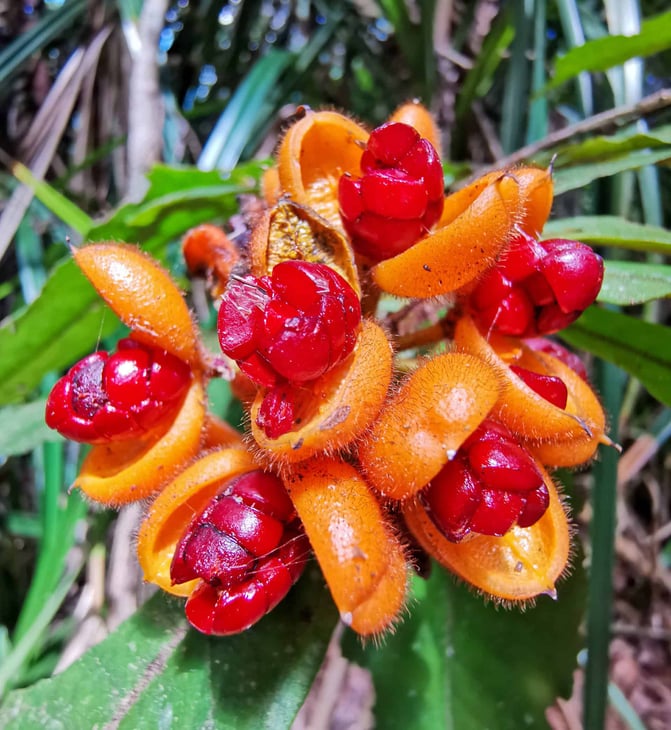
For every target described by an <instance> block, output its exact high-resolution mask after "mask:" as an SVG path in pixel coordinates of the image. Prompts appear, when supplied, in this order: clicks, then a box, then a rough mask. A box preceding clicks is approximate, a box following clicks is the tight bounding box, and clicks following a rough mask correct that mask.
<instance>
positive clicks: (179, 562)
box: [170, 471, 309, 636]
mask: <svg viewBox="0 0 671 730" xmlns="http://www.w3.org/2000/svg"><path fill="white" fill-rule="evenodd" d="M308 553H309V544H308V541H307V539H306V538H305V535H304V534H303V532H302V530H301V527H300V523H299V522H298V520H297V518H296V511H295V510H294V506H293V504H292V503H291V500H290V499H289V496H288V495H287V493H286V490H285V489H284V485H283V484H282V482H281V481H280V480H279V479H278V478H277V477H276V476H274V475H272V474H266V473H264V472H261V471H252V472H249V473H247V474H244V475H243V476H241V477H238V478H237V479H234V480H233V481H232V482H230V483H228V484H227V485H226V487H225V488H224V490H223V491H221V492H219V493H218V494H217V495H216V496H215V497H214V498H213V499H212V500H211V501H210V503H209V504H208V505H207V506H206V508H205V509H204V510H203V511H202V512H201V514H199V515H197V516H196V517H194V519H193V520H192V521H191V524H190V525H189V526H188V527H187V529H186V531H185V532H184V534H183V536H182V539H181V540H180V541H179V543H178V544H177V548H176V550H175V554H174V557H173V559H172V564H171V566H170V577H171V578H172V582H173V583H174V584H176V585H180V584H182V583H187V582H188V581H192V580H200V583H199V585H198V587H197V588H196V590H195V591H194V592H193V593H192V594H191V596H190V597H189V600H188V601H187V602H186V616H187V618H188V619H189V621H190V623H191V624H192V625H193V626H195V627H196V628H197V629H198V630H199V631H203V632H204V633H206V634H217V635H220V636H226V635H228V634H237V633H239V632H240V631H244V630H245V629H247V628H249V627H250V626H253V625H254V624H255V623H256V622H257V621H258V620H259V619H260V618H262V617H263V616H265V615H266V614H267V613H268V611H271V610H272V609H273V608H275V606H276V605H277V604H278V603H279V602H280V601H281V600H282V599H283V598H284V596H285V595H286V594H287V593H288V591H289V589H290V588H291V586H292V585H293V584H294V583H295V582H296V581H297V580H298V578H299V577H300V575H301V573H302V572H303V568H304V567H305V563H306V561H307V557H308Z"/></svg>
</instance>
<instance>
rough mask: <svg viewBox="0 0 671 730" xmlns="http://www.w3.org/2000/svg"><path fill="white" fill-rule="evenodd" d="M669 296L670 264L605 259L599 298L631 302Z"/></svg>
mask: <svg viewBox="0 0 671 730" xmlns="http://www.w3.org/2000/svg"><path fill="white" fill-rule="evenodd" d="M669 296H671V266H664V265H662V264H645V263H639V262H635V261H607V262H606V271H605V274H604V278H603V284H602V285H601V291H600V292H599V297H598V299H599V301H600V302H606V303H608V304H619V305H622V306H628V305H629V306H631V305H634V304H643V302H650V301H652V300H653V299H661V298H662V297H669Z"/></svg>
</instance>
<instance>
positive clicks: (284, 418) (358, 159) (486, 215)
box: [47, 104, 609, 635]
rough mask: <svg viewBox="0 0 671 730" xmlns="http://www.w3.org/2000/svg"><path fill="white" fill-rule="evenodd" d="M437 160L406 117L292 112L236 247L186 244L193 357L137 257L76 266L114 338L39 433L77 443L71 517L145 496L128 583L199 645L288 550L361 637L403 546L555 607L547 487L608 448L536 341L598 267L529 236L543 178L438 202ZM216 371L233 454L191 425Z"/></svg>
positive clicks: (372, 625) (384, 602)
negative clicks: (161, 598) (211, 341)
mask: <svg viewBox="0 0 671 730" xmlns="http://www.w3.org/2000/svg"><path fill="white" fill-rule="evenodd" d="M438 148H439V140H438V133H437V130H436V128H435V126H434V124H433V122H432V120H431V117H430V116H429V114H428V112H427V111H426V110H425V109H424V108H423V107H421V106H420V105H418V104H408V105H405V106H403V107H401V108H400V109H399V110H398V111H397V112H396V113H395V114H394V115H393V117H392V118H391V120H390V121H389V122H387V123H386V124H384V125H383V126H382V127H379V128H377V129H376V130H373V131H372V132H371V133H370V134H369V133H368V132H367V131H366V130H365V129H364V128H363V127H361V126H359V125H358V124H356V123H355V122H353V121H352V120H351V119H349V118H347V117H345V116H343V115H341V114H338V113H336V112H313V111H311V110H303V111H302V113H301V114H300V115H299V117H298V118H297V119H296V120H295V122H294V123H293V124H292V125H291V126H290V127H289V129H288V130H287V132H286V134H285V136H284V138H283V140H282V142H281V144H280V146H279V148H278V152H277V156H276V164H275V165H274V166H273V167H272V168H270V169H269V170H267V172H266V174H265V175H264V178H263V181H262V199H261V200H260V201H259V205H257V206H256V210H257V212H256V213H255V215H254V217H251V218H250V219H249V220H248V221H247V223H248V235H245V237H244V238H245V245H244V246H243V245H240V246H238V245H237V242H236V240H232V239H230V238H229V237H228V236H227V235H226V233H225V232H224V231H223V230H222V229H220V228H217V227H216V226H214V225H206V226H201V227H199V228H197V229H194V230H193V231H191V232H189V234H187V236H186V239H185V241H184V256H185V260H186V262H187V265H188V268H189V270H190V271H191V272H192V274H193V275H194V276H195V275H200V276H203V275H204V276H205V277H206V278H207V282H208V286H209V288H210V291H211V292H212V296H213V300H214V301H215V304H216V306H217V307H218V309H219V314H218V324H217V329H218V336H219V343H220V346H221V353H218V354H217V355H214V354H212V353H209V352H207V351H206V350H205V348H204V347H203V345H202V343H201V339H200V335H199V330H198V327H197V325H196V323H195V322H194V320H193V318H192V317H191V315H190V312H189V310H188V308H187V306H186V304H185V301H184V298H183V296H182V294H181V293H180V292H179V290H178V289H177V287H176V286H175V284H174V283H173V282H172V281H171V279H170V277H169V276H168V274H167V273H166V272H165V271H164V270H163V269H161V268H160V267H159V265H158V264H157V263H156V262H155V261H153V260H152V259H151V258H149V257H147V256H145V255H144V254H142V253H140V252H139V251H138V250H137V249H136V248H134V247H132V246H128V245H120V244H113V243H98V244H91V245H89V246H85V247H83V248H80V249H77V250H75V251H74V254H73V255H74V257H75V260H76V262H77V264H78V265H79V267H80V268H81V270H82V271H83V272H84V274H85V275H86V276H87V277H88V278H89V279H90V281H91V282H92V283H93V285H94V286H95V287H96V289H97V290H98V292H99V293H100V295H101V296H102V297H103V299H105V301H106V302H107V303H108V304H109V305H110V306H111V307H112V309H113V310H114V311H115V312H116V313H117V315H118V316H119V317H120V319H121V320H122V321H123V322H124V323H125V324H126V325H128V327H130V329H131V335H130V338H129V339H126V340H122V341H121V343H120V344H119V350H118V352H117V353H114V354H112V355H107V354H106V353H95V354H94V355H90V356H89V357H88V358H85V359H84V360H82V361H81V362H80V363H78V364H77V365H75V366H74V367H73V368H72V369H71V370H70V372H69V373H67V374H66V375H65V376H64V377H63V378H62V379H61V381H59V383H58V384H57V385H56V386H55V388H54V389H53V391H52V393H51V396H50V398H49V401H48V404H47V422H48V423H49V425H50V426H52V427H53V428H57V429H58V430H59V431H61V433H63V434H64V435H65V436H67V437H69V438H73V439H76V440H80V441H86V442H89V443H91V444H94V445H93V447H92V449H91V451H90V452H89V454H88V456H87V457H86V459H85V461H84V463H83V465H82V468H81V472H80V474H79V477H78V478H77V480H76V482H75V486H77V487H79V488H80V489H82V491H83V492H84V493H85V494H86V495H87V496H89V497H90V498H91V499H93V500H95V501H98V502H102V503H106V504H113V505H120V504H125V503H128V502H130V501H134V500H140V499H147V498H149V499H150V500H151V501H150V503H149V506H148V508H147V513H146V516H145V518H144V521H143V523H142V526H141V529H140V533H139V538H138V557H139V561H140V564H141V566H142V569H143V571H144V576H145V579H146V580H147V581H150V582H152V583H155V584H156V585H158V586H159V587H161V588H162V589H163V590H165V591H167V592H169V593H172V594H174V595H177V596H182V597H186V598H187V602H186V615H187V618H188V619H189V621H190V622H191V623H192V625H193V626H195V627H196V628H197V629H199V630H200V631H203V632H205V633H208V634H217V635H226V634H231V633H236V632H239V631H242V630H244V629H247V628H249V627H250V626H252V625H253V624H254V623H255V622H256V621H258V620H259V619H261V618H262V617H263V616H264V615H265V614H266V613H267V612H268V611H270V610H271V609H272V608H274V606H276V605H277V604H278V603H279V602H280V601H281V600H282V598H283V597H284V596H285V595H286V593H287V592H288V591H289V590H290V588H291V586H292V585H293V584H294V582H295V581H296V580H298V578H299V576H300V574H301V572H302V570H303V567H304V565H305V563H306V561H307V560H308V558H309V556H310V555H311V554H313V555H314V556H315V558H316V560H317V562H318V563H319V566H320V568H321V570H322V572H323V574H324V577H325V579H326V582H327V584H328V586H329V589H330V591H331V594H332V596H333V600H334V601H335V603H336V605H337V607H338V609H339V611H340V616H341V618H342V620H343V621H344V622H345V623H346V624H347V625H349V626H351V627H352V628H353V629H354V630H355V631H357V632H358V633H359V634H361V635H371V634H372V635H375V634H380V633H381V632H383V631H385V630H387V629H389V628H391V627H393V625H394V622H395V621H396V620H398V618H399V616H400V615H401V613H402V611H403V609H404V606H405V603H406V601H407V595H406V593H407V584H408V572H409V571H410V570H412V568H413V564H412V559H411V557H410V556H411V555H412V554H413V551H415V552H416V550H417V549H420V548H421V549H423V550H424V551H426V552H427V553H428V554H429V555H430V556H431V557H433V558H434V559H435V560H436V561H438V562H439V563H441V564H442V565H443V566H445V567H446V568H447V569H449V570H451V571H452V572H454V573H455V574H456V575H458V576H460V577H461V578H463V579H464V580H465V581H468V582H469V583H470V584H472V585H473V586H475V587H476V588H477V589H479V590H480V591H482V592H484V593H485V594H488V595H490V596H492V597H494V598H497V599H500V600H504V601H524V600H527V599H531V598H534V597H536V596H538V595H539V594H543V593H547V594H551V595H555V583H556V581H557V579H558V578H559V577H560V576H561V574H562V572H563V571H564V569H565V567H566V563H567V560H568V554H569V527H568V519H567V515H566V512H565V507H564V505H563V502H562V500H561V497H560V495H559V492H558V488H557V485H556V484H555V482H554V481H553V479H552V477H551V476H550V474H549V473H548V469H550V470H551V469H553V468H555V467H560V466H569V467H571V466H577V465H579V464H582V463H584V462H587V461H589V460H590V459H591V458H592V457H593V455H594V453H595V451H596V448H597V446H598V444H599V443H609V441H608V438H607V436H606V435H605V428H606V426H605V418H604V413H603V410H602V408H601V405H600V404H599V401H598V399H597V397H596V396H595V394H594V392H593V390H592V388H591V387H590V385H589V383H588V381H587V377H586V372H585V370H584V366H583V365H582V363H581V362H580V360H579V358H577V356H576V355H575V354H573V353H571V352H569V351H567V350H566V349H564V348H563V347H562V346H561V345H559V344H557V343H556V342H553V341H551V340H549V339H547V338H546V337H545V335H548V334H552V333H554V332H556V331H558V330H559V329H561V328H563V327H565V326H567V325H568V324H570V323H571V322H572V321H574V320H575V319H576V318H577V317H578V316H579V315H580V313H581V312H582V311H583V310H584V309H585V308H586V307H587V306H589V305H590V304H592V302H593V301H594V299H595V298H596V295H597V294H598V291H599V287H600V285H601V279H602V276H603V262H602V260H601V259H600V257H599V256H597V255H596V254H595V253H594V252H593V251H592V250H591V249H590V248H589V247H587V246H585V245H584V244H582V243H579V242H576V241H565V240H549V241H544V240H543V239H542V228H543V225H544V223H545V221H546V219H547V218H548V216H549V213H550V208H551V206H552V176H551V172H550V171H549V170H543V169H538V168H534V167H520V168H515V169H510V170H501V171H498V172H494V173H490V174H488V175H485V176H483V177H481V178H479V179H478V180H476V181H475V182H474V183H472V184H471V185H469V186H468V187H466V188H464V189H462V190H459V191H458V192H456V193H453V194H451V195H449V196H447V197H445V195H444V192H443V181H442V171H441V166H440V158H439V155H438V152H437V149H438ZM398 297H401V298H404V299H405V301H404V302H403V303H402V304H399V305H392V304H390V303H392V302H394V301H396V300H395V299H394V298H398ZM427 319H428V320H429V321H428V322H427ZM446 345H447V346H446ZM227 373H229V374H231V375H230V379H231V380H232V383H231V387H232V389H233V392H234V393H235V394H236V395H237V396H238V397H239V398H240V399H241V400H242V402H243V403H244V405H245V407H246V409H247V412H248V414H249V432H248V434H247V435H246V436H245V437H244V438H243V437H241V436H240V435H239V434H238V433H237V432H235V431H234V430H233V429H232V428H231V427H230V426H228V425H227V424H225V423H223V422H222V421H220V420H219V419H218V418H216V417H215V416H214V415H212V414H211V413H210V412H209V410H208V407H207V400H206V396H205V393H206V386H207V382H208V380H210V379H211V378H214V377H224V376H225V375H226V374H227Z"/></svg>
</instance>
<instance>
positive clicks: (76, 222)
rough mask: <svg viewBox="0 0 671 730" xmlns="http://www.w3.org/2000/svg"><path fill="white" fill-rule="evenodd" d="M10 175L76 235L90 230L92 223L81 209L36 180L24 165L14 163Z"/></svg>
mask: <svg viewBox="0 0 671 730" xmlns="http://www.w3.org/2000/svg"><path fill="white" fill-rule="evenodd" d="M12 173H13V175H14V177H15V178H16V179H17V180H19V181H20V182H22V183H23V184H24V185H26V186H27V187H29V188H30V189H31V190H32V191H33V194H34V195H35V197H36V198H37V199H38V200H39V201H40V202H41V203H42V204H43V205H45V206H46V207H47V208H48V209H49V210H50V211H51V212H52V213H53V214H54V215H55V216H57V217H58V218H60V219H61V220H62V221H63V223H65V224H66V225H68V226H70V228H72V229H74V230H75V231H77V233H79V234H81V235H84V233H86V231H88V230H89V229H90V228H91V226H92V225H93V221H92V220H91V219H90V218H89V217H88V215H86V213H84V211H83V210H81V208H79V207H78V206H76V205H75V204H74V203H73V202H72V201H71V200H69V199H68V198H66V197H65V196H64V195H62V194H61V193H59V192H58V190H56V189H55V188H54V187H52V186H51V185H49V183H46V182H43V181H42V180H38V179H37V178H36V177H35V176H34V175H33V174H32V172H31V171H30V170H29V169H28V168H27V167H26V166H25V165H22V164H21V163H20V162H15V163H14V164H13V165H12Z"/></svg>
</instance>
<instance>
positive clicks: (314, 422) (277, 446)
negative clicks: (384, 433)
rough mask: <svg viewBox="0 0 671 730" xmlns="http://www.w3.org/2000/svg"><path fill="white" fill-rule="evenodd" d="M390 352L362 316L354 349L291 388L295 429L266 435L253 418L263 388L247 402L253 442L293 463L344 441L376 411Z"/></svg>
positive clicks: (382, 396)
mask: <svg viewBox="0 0 671 730" xmlns="http://www.w3.org/2000/svg"><path fill="white" fill-rule="evenodd" d="M391 373H392V352H391V346H390V345H389V341H388V340H387V336H386V335H385V333H384V331H383V330H382V329H381V328H380V327H379V326H378V325H376V324H374V323H373V322H370V321H366V320H364V321H363V322H362V329H361V334H360V335H359V339H358V340H357V344H356V346H355V348H354V351H353V352H352V354H351V355H349V356H348V357H347V358H346V359H345V360H343V362H342V363H340V364H338V365H336V366H335V367H334V368H332V369H331V370H329V371H328V372H327V373H326V374H325V375H323V376H322V377H321V378H318V379H317V380H314V381H312V382H309V383H305V384H304V386H303V387H301V388H300V389H296V392H295V428H294V429H293V430H292V431H289V432H288V433H285V434H283V435H282V436H279V437H278V438H276V439H271V438H268V436H266V434H265V432H264V431H263V430H262V429H261V428H259V426H258V425H257V423H256V419H257V416H258V413H259V408H260V407H261V403H262V402H263V398H264V395H265V392H266V391H265V389H262V390H260V391H259V393H258V394H257V396H256V399H255V401H254V404H253V405H252V410H251V422H252V434H253V436H254V440H255V441H256V443H257V444H258V445H259V446H260V447H261V448H262V449H263V450H264V451H265V452H266V453H268V454H269V455H270V456H271V457H273V458H275V459H277V460H278V461H283V462H290V463H295V462H298V461H303V460H304V459H307V458H309V457H310V456H313V455H314V454H317V453H319V452H320V451H325V452H327V453H328V452H333V451H336V450H337V449H340V448H342V447H344V446H347V444H349V443H350V442H352V441H353V440H354V439H355V438H356V437H357V436H359V435H360V434H361V433H362V431H364V429H366V428H367V426H368V425H369V424H370V423H371V422H372V421H373V419H374V418H375V417H376V416H377V414H378V413H379V411H380V408H381V407H382V404H383V403H384V399H385V397H386V395H387V389H388V387H389V383H390V381H391Z"/></svg>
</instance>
